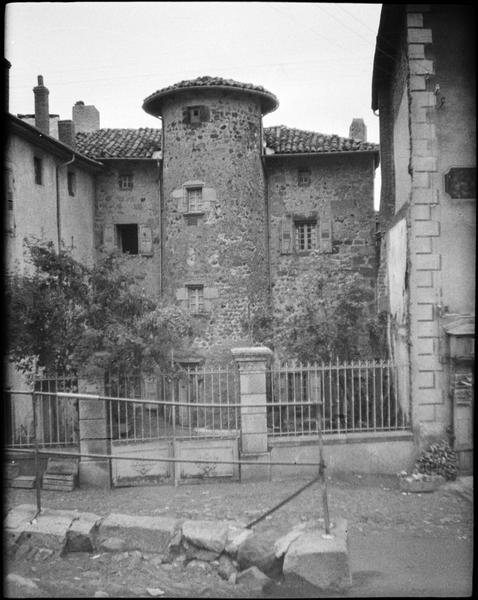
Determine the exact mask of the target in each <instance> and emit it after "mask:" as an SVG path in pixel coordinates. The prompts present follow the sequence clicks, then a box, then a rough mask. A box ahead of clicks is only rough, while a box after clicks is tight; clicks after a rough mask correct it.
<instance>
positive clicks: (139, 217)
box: [95, 159, 161, 297]
mask: <svg viewBox="0 0 478 600" xmlns="http://www.w3.org/2000/svg"><path fill="white" fill-rule="evenodd" d="M104 164H105V170H104V171H103V172H102V173H100V174H99V175H98V176H97V183H96V211H95V245H96V247H97V248H99V247H100V246H102V245H104V247H105V248H106V249H107V250H112V249H113V248H116V247H118V245H119V244H120V240H119V239H118V231H117V226H118V225H125V224H137V225H138V238H139V240H138V242H139V245H138V254H135V255H129V256H128V266H130V268H131V271H132V272H134V275H135V277H136V278H137V280H138V282H139V283H140V284H141V285H142V286H143V287H144V289H145V291H146V292H147V293H149V294H152V295H154V296H157V297H159V293H160V278H161V252H160V250H161V228H160V203H159V190H160V188H159V170H158V167H157V164H156V161H133V160H119V159H118V160H109V161H107V160H105V161H104ZM128 174H131V175H132V176H133V180H132V186H133V187H132V189H120V187H119V177H120V175H128Z"/></svg>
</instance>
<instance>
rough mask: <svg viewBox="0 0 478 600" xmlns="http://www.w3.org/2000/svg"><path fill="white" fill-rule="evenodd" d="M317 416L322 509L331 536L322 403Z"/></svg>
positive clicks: (327, 530)
mask: <svg viewBox="0 0 478 600" xmlns="http://www.w3.org/2000/svg"><path fill="white" fill-rule="evenodd" d="M317 415H318V426H319V432H318V433H319V478H320V482H321V484H322V507H323V509H324V524H325V533H326V535H329V534H330V520H329V501H328V498H327V477H326V476H325V462H324V447H323V440H322V414H321V403H320V402H318V403H317Z"/></svg>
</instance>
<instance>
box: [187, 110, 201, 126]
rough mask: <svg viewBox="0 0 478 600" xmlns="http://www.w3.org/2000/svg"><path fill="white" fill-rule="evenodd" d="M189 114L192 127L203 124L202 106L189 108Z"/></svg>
mask: <svg viewBox="0 0 478 600" xmlns="http://www.w3.org/2000/svg"><path fill="white" fill-rule="evenodd" d="M188 114H189V122H190V123H191V125H194V124H195V123H200V122H201V107H200V106H190V107H189V108H188Z"/></svg>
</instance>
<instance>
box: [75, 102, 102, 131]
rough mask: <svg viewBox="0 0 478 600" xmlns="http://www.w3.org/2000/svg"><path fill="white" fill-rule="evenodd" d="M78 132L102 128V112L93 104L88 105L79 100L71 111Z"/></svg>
mask: <svg viewBox="0 0 478 600" xmlns="http://www.w3.org/2000/svg"><path fill="white" fill-rule="evenodd" d="M71 113H72V117H73V121H74V123H75V130H76V132H77V133H80V132H89V131H96V130H97V129H99V128H100V113H99V112H98V110H97V109H96V108H95V107H94V106H93V105H92V104H90V105H86V106H85V103H84V102H83V100H78V102H76V103H75V105H74V106H73V109H72V111H71Z"/></svg>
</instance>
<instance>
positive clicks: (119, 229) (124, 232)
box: [116, 223, 138, 254]
mask: <svg viewBox="0 0 478 600" xmlns="http://www.w3.org/2000/svg"><path fill="white" fill-rule="evenodd" d="M116 234H117V240H118V246H119V248H120V250H121V252H124V253H125V254H138V225H137V224H136V223H130V224H128V225H116Z"/></svg>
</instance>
